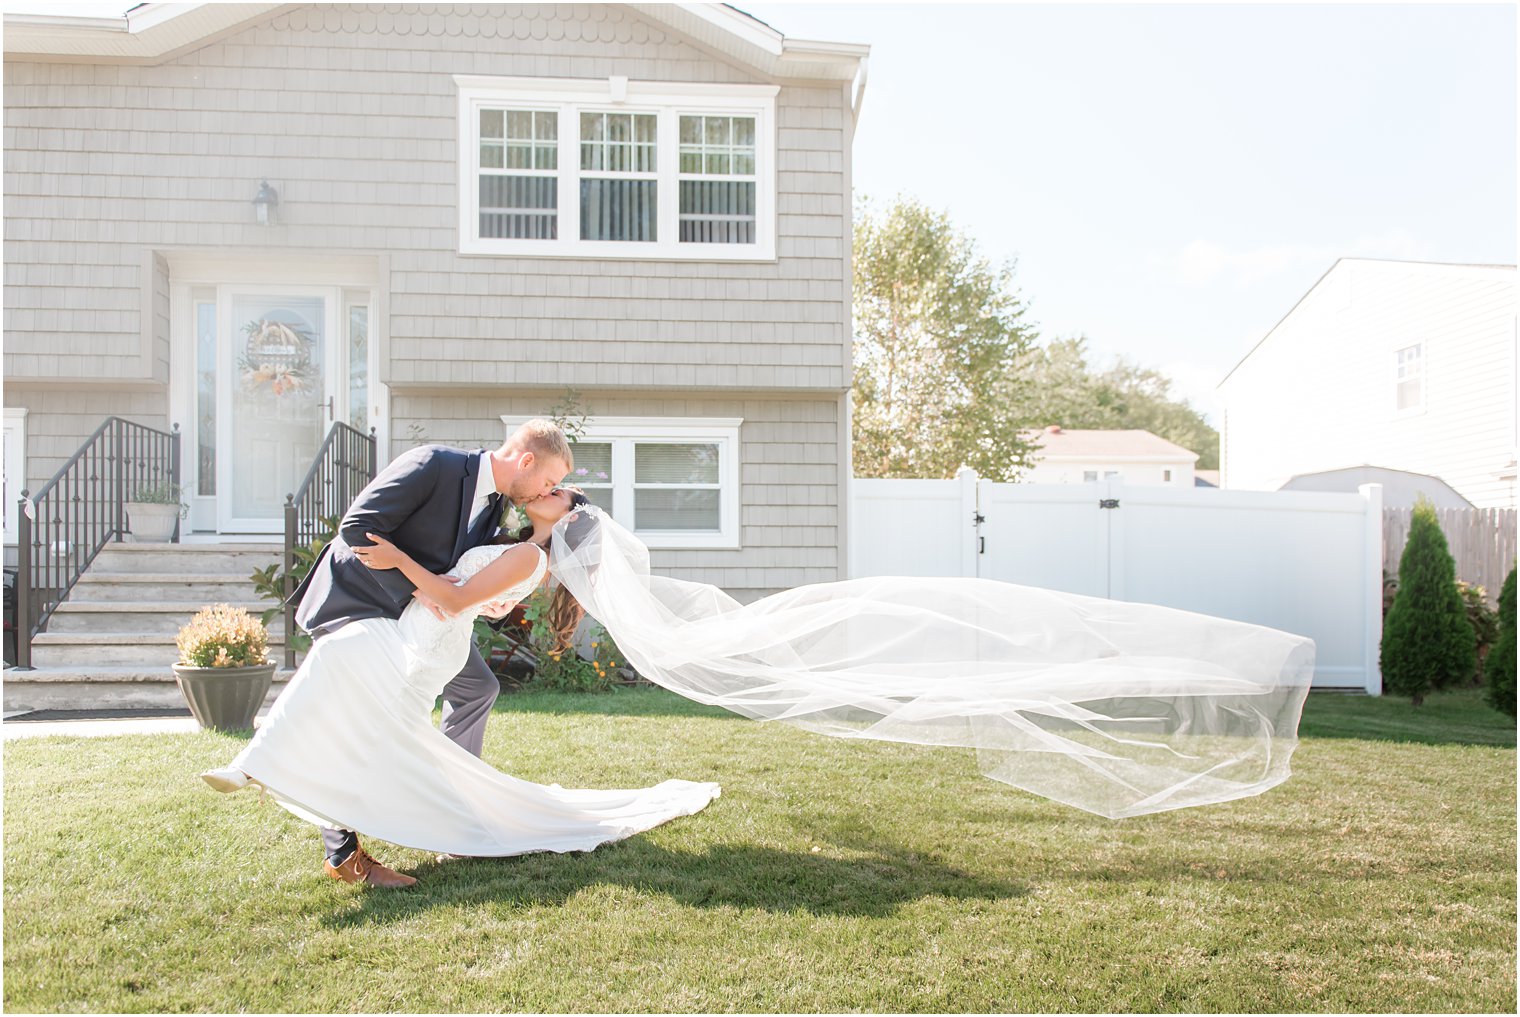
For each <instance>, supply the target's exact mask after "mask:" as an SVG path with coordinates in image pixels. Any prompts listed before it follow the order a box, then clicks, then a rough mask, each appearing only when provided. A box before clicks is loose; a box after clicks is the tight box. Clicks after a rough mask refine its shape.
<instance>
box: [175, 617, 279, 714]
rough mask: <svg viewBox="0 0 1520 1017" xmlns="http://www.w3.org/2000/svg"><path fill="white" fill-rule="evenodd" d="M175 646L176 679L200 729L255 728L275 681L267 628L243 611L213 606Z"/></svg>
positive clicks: (182, 631) (192, 622)
mask: <svg viewBox="0 0 1520 1017" xmlns="http://www.w3.org/2000/svg"><path fill="white" fill-rule="evenodd" d="M175 644H176V645H177V646H178V647H179V663H178V664H175V665H174V680H175V682H176V683H177V684H178V685H179V689H180V692H181V693H182V694H183V695H184V697H185V702H186V703H188V704H189V705H190V712H191V713H193V714H195V719H196V720H197V721H199V722H200V725H201V727H203V728H214V729H216V730H219V731H240V730H244V729H246V728H250V727H252V726H253V718H254V717H255V716H257V715H258V712H259V707H260V706H262V705H263V703H264V697H265V696H267V695H268V694H269V686H270V684H271V683H272V682H273V681H274V669H275V662H274V661H272V660H270V659H269V654H268V649H269V632H268V630H267V629H265V628H264V623H263V622H261V621H259V620H258V619H257V618H255V617H254V616H253V615H251V614H249V613H248V612H247V611H246V610H244V609H243V608H241V607H233V606H232V605H230V604H213V605H211V606H210V607H207V608H202V609H201V611H200V612H199V613H198V614H196V616H195V617H194V618H191V619H190V622H189V624H187V625H186V626H185V627H184V628H182V629H180V630H179V635H178V636H177V637H176V638H175Z"/></svg>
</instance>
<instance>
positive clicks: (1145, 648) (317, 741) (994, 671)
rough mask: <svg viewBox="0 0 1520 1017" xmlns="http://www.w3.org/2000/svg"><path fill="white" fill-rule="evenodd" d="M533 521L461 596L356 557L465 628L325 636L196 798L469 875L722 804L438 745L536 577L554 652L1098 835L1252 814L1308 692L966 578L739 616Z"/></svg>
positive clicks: (1261, 635) (384, 559) (629, 547)
mask: <svg viewBox="0 0 1520 1017" xmlns="http://www.w3.org/2000/svg"><path fill="white" fill-rule="evenodd" d="M529 512H530V516H531V517H532V518H533V522H534V524H535V534H538V533H544V534H547V536H546V537H543V538H540V537H538V536H536V535H535V537H534V538H533V540H532V541H531V542H529V543H527V544H524V545H518V546H515V547H508V548H503V547H501V546H486V547H482V548H475V549H472V550H470V551H468V552H466V553H465V555H464V556H463V557H462V558H461V559H460V561H459V564H458V566H457V567H456V569H455V570H454V571H455V574H457V575H458V576H460V577H462V578H464V579H466V580H467V581H466V582H465V583H464V584H463V585H462V586H460V587H458V588H455V587H453V586H451V585H450V584H449V583H448V582H447V581H445V580H444V579H440V578H439V577H437V576H434V575H431V574H429V573H428V572H427V571H426V570H425V569H421V568H419V567H418V566H417V565H416V563H415V562H413V561H411V559H409V558H407V557H406V556H405V555H404V554H402V553H401V552H400V551H399V550H398V549H397V548H395V547H394V546H392V545H388V544H386V543H384V542H377V545H376V546H375V547H373V548H370V549H359V548H356V549H355V553H361V551H362V554H363V556H364V557H365V559H366V563H367V564H368V565H369V566H370V567H371V568H389V567H396V568H399V569H401V570H402V571H403V572H404V573H405V575H406V577H407V578H408V579H410V580H412V581H413V582H415V583H416V584H417V588H418V590H419V591H421V592H422V593H424V594H426V595H428V596H432V597H433V598H434V599H436V600H438V601H439V602H440V603H442V604H444V605H447V606H449V607H450V608H451V609H462V613H461V614H460V615H459V616H458V617H456V618H455V619H454V620H453V621H450V622H446V623H440V622H438V621H436V620H435V619H434V618H433V617H432V616H431V615H430V614H429V613H428V612H427V611H425V610H424V609H423V608H422V607H420V606H419V605H418V604H416V603H413V604H412V605H410V606H408V607H407V609H406V611H405V612H404V613H403V614H402V617H401V620H400V622H399V623H398V622H391V621H385V620H382V619H366V620H363V621H357V622H350V623H349V624H348V625H346V626H344V627H343V628H342V629H340V630H339V631H338V632H336V633H334V634H333V635H330V636H327V637H324V639H322V640H320V641H319V642H318V644H317V645H316V646H314V647H313V648H312V651H311V653H310V655H309V656H308V658H307V661H306V663H304V664H303V665H302V670H301V671H299V672H297V675H296V677H295V679H293V680H292V682H291V686H290V688H289V689H287V690H286V692H285V694H284V695H283V696H281V698H280V699H279V700H277V701H276V704H275V707H274V709H273V710H272V711H271V712H270V715H269V718H268V719H267V720H266V722H265V724H264V727H263V729H262V730H261V731H260V733H259V734H258V736H257V737H255V739H254V741H253V743H252V744H250V745H249V747H248V748H247V749H246V750H245V751H244V752H243V753H242V754H241V755H239V756H238V758H237V759H235V760H233V763H232V766H231V767H230V768H228V769H226V770H219V771H212V772H211V773H208V774H207V775H206V777H207V780H208V782H210V783H211V784H212V785H213V786H215V787H218V788H219V789H223V790H232V789H234V788H236V787H241V786H246V785H247V784H249V783H258V784H260V785H263V786H264V787H266V788H267V789H268V790H269V792H270V793H271V794H273V795H275V797H276V798H277V799H278V800H279V801H280V802H281V804H283V805H285V806H286V807H287V808H290V809H292V810H293V811H297V812H298V813H299V814H302V815H305V816H307V817H308V818H311V819H312V820H313V821H315V822H319V823H338V824H346V825H347V826H349V827H350V828H357V829H360V830H363V831H364V832H366V833H368V834H371V835H373V836H377V837H381V838H383V839H385V840H389V841H393V842H395V843H398V844H402V845H407V846H412V847H420V848H427V849H431V850H440V851H445V852H449V853H453V854H463V855H505V854H517V853H521V852H524V851H541V850H549V851H568V850H586V849H589V848H591V847H595V846H596V845H597V844H601V843H605V842H607V841H609V840H616V839H618V838H619V837H626V836H628V835H630V834H632V833H636V832H638V831H641V830H646V829H649V828H650V827H652V826H655V825H658V824H659V823H663V822H665V821H666V820H668V819H671V818H674V817H676V816H681V815H689V814H691V813H693V812H696V811H697V810H699V809H701V808H702V807H704V806H705V805H706V804H707V803H708V802H709V801H710V800H711V799H713V798H715V797H717V795H718V791H719V789H718V786H717V785H716V784H701V783H692V782H688V781H679V780H670V781H666V782H665V783H663V784H660V785H657V786H656V787H653V788H646V789H642V790H634V791H569V790H565V789H563V788H559V787H557V786H550V787H542V786H540V785H537V784H530V783H527V782H526V781H520V780H517V779H515V778H512V777H509V776H507V775H505V774H502V773H499V772H497V771H496V770H494V769H492V768H491V767H490V766H488V765H486V764H485V763H482V762H481V761H480V760H478V759H476V758H474V757H473V756H471V755H470V754H469V753H468V752H465V751H463V750H462V749H459V748H458V747H456V746H454V745H453V744H452V743H451V742H449V741H448V740H447V739H446V738H444V737H443V736H442V735H440V734H439V732H437V731H436V730H435V729H434V728H433V727H432V725H431V723H430V722H429V720H430V713H431V710H432V705H433V699H434V697H435V696H436V694H437V693H438V690H439V689H440V688H442V684H443V683H444V682H445V681H446V680H447V678H448V677H449V676H452V675H453V674H454V672H455V670H457V668H458V664H459V660H460V659H461V655H462V654H464V653H465V652H467V643H468V640H469V631H470V624H471V622H470V618H471V614H472V612H473V611H474V610H475V608H476V607H477V606H478V605H479V604H480V603H481V602H482V601H486V600H490V599H493V598H498V597H500V598H503V599H510V598H517V599H520V598H521V597H522V596H524V595H525V594H526V593H528V592H529V591H530V590H532V589H533V588H534V587H535V586H536V585H537V584H538V583H539V581H540V579H541V578H542V577H543V575H544V572H545V569H547V570H548V571H549V572H550V573H552V575H553V577H554V579H555V580H556V581H557V582H558V584H559V587H558V589H557V590H556V592H555V604H556V605H557V608H558V610H557V613H558V616H559V617H560V619H561V624H562V625H563V628H561V631H562V632H564V633H568V632H569V631H570V630H571V629H572V628H573V624H574V622H575V620H577V618H578V616H579V612H580V611H581V610H582V609H584V611H585V612H587V613H589V614H590V615H592V616H593V617H595V618H596V619H597V621H598V622H600V623H601V624H602V625H603V626H604V627H605V628H606V629H607V631H608V633H609V635H610V636H611V637H612V639H613V641H614V642H615V643H616V644H617V646H618V649H619V651H620V653H621V654H622V655H623V656H624V657H625V658H626V659H627V660H629V661H630V662H631V663H633V665H634V666H635V667H636V668H637V669H638V672H639V674H640V675H641V676H642V677H644V678H646V679H648V680H649V681H651V682H654V683H655V684H658V685H661V686H663V687H665V688H667V689H670V690H671V691H673V692H676V693H679V694H680V695H682V696H685V697H687V698H688V699H692V700H695V701H697V702H701V703H707V704H711V705H717V706H722V707H725V708H726V709H729V710H732V711H733V712H735V713H738V714H741V715H742V716H745V717H749V718H753V719H759V720H776V721H781V722H784V723H789V724H794V725H797V726H799V727H803V728H805V729H807V730H810V731H814V732H817V733H820V734H826V735H831V736H835V737H842V738H870V739H877V740H884V741H898V742H911V743H916V744H922V745H943V746H962V747H966V748H971V749H975V750H976V753H977V762H978V764H979V768H980V769H981V771H982V773H983V774H985V775H986V776H988V777H990V778H992V779H994V780H998V781H1001V782H1003V783H1006V784H1009V785H1011V786H1013V787H1017V788H1021V789H1023V790H1026V791H1030V792H1032V793H1034V794H1037V795H1041V796H1043V797H1045V798H1049V799H1052V800H1054V801H1058V802H1062V803H1064V804H1067V805H1071V806H1074V807H1076V808H1080V809H1084V810H1086V811H1089V812H1093V813H1096V814H1098V815H1101V816H1106V817H1109V818H1111V819H1121V818H1126V817H1131V816H1140V815H1147V814H1150V813H1156V812H1163V811H1166V810H1171V809H1181V808H1191V807H1196V806H1206V805H1215V804H1219V803H1221V802H1227V801H1231V800H1235V799H1241V798H1246V797H1249V796H1252V795H1258V794H1261V793H1262V792H1264V791H1266V790H1268V789H1270V788H1272V787H1275V786H1277V785H1278V784H1280V783H1282V782H1283V781H1285V780H1287V779H1288V777H1289V776H1290V774H1291V770H1290V768H1289V760H1290V759H1291V757H1292V755H1293V752H1294V749H1295V748H1296V747H1297V744H1298V721H1299V717H1300V715H1301V713H1302V711H1303V706H1304V700H1305V698H1306V696H1307V694H1308V691H1309V686H1310V683H1311V681H1312V679H1313V675H1314V642H1313V641H1312V640H1310V639H1307V638H1304V637H1303V636H1298V635H1294V634H1292V633H1288V632H1282V631H1278V630H1276V629H1269V628H1265V627H1262V626H1259V625H1251V624H1247V623H1245V622H1239V621H1232V620H1229V619H1224V618H1214V617H1210V616H1208V615H1201V614H1194V613H1192V612H1187V611H1180V610H1175V609H1172V608H1165V607H1158V606H1155V605H1151V604H1137V603H1128V602H1124V601H1116V600H1105V599H1101V598H1096V597H1084V596H1079V595H1076V594H1068V593H1059V592H1056V591H1053V590H1044V589H1038V588H1034V587H1025V586H1015V585H1012V584H1010V583H1002V582H995V581H992V580H984V579H963V578H923V577H918V578H907V577H873V578H867V579H853V580H846V581H843V582H835V583H819V584H814V585H811V586H802V587H798V588H797V589H793V590H785V591H782V592H780V593H774V594H771V595H770V596H767V597H763V598H761V599H760V600H757V601H754V602H752V603H748V604H740V603H739V602H738V601H736V600H734V599H733V598H732V597H730V596H728V595H727V594H725V593H724V592H723V591H722V590H719V589H718V588H717V587H714V586H709V585H706V584H703V583H694V582H688V581H685V580H680V579H674V578H671V577H666V576H660V575H656V574H654V573H652V572H651V570H650V567H649V549H648V548H647V547H646V546H645V545H644V543H643V542H642V541H640V540H639V539H638V537H636V536H635V535H634V534H632V533H630V532H629V531H628V530H626V529H624V528H623V527H622V526H620V525H618V523H617V522H616V521H615V520H613V519H612V518H610V517H609V516H606V515H605V514H603V513H602V512H601V510H600V509H598V508H596V507H595V506H593V505H589V504H587V503H586V499H585V496H584V495H581V494H579V493H578V492H575V491H572V490H569V489H564V488H561V489H559V490H557V491H555V492H554V494H553V495H552V496H551V497H549V498H545V499H543V500H542V501H541V502H536V503H534V504H533V505H531V506H529ZM572 605H573V606H572ZM319 734H320V735H322V736H323V737H320V738H319V737H317V735H319ZM377 778H378V779H377ZM372 788H378V789H379V791H380V793H378V794H374V795H371V794H367V793H366V791H367V790H368V789H372ZM356 853H357V852H356ZM377 868H378V866H377ZM392 875H398V877H399V874H392ZM399 878H401V879H409V877H399Z"/></svg>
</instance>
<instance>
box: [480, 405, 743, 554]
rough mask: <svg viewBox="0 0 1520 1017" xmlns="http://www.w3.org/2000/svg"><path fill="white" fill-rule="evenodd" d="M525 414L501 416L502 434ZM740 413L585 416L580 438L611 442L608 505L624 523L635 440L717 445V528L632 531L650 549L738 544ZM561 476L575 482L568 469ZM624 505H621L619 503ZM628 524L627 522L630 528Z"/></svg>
mask: <svg viewBox="0 0 1520 1017" xmlns="http://www.w3.org/2000/svg"><path fill="white" fill-rule="evenodd" d="M528 419H529V418H527V417H507V416H503V417H502V418H501V422H502V426H503V427H504V428H505V429H506V431H505V433H506V434H507V435H508V436H510V435H511V434H512V432H513V431H515V430H517V428H518V427H519V426H520V425H522V424H523V423H524V422H525V421H527V420H528ZM743 423H744V418H742V417H588V418H587V419H586V422H585V425H584V428H583V430H582V433H581V436H580V437H581V440H583V441H596V442H603V441H605V442H611V443H612V457H613V469H612V476H613V479H614V483H613V485H612V497H613V502H612V504H613V507H614V510H615V511H618V512H620V513H621V515H622V520H623V521H624V524H625V525H626V520H627V519H628V518H629V516H630V514H631V509H632V500H633V490H634V487H633V445H634V442H636V441H638V442H648V443H653V442H694V441H705V442H714V443H716V444H718V445H719V446H721V451H720V453H719V461H718V481H719V484H718V489H719V491H721V492H722V493H721V496H720V498H719V501H718V506H719V508H718V524H719V526H718V530H717V532H703V533H689V532H686V531H682V530H637V529H636V530H634V532H635V533H636V534H637V535H638V537H639V539H640V540H642V541H643V542H644V543H646V544H648V545H649V546H650V547H651V548H661V549H664V548H703V549H719V550H737V549H738V548H739V546H740V544H739V494H740V487H739V429H740V427H741V425H743ZM566 480H567V481H568V482H569V483H572V484H573V483H575V476H574V474H573V473H572V474H571V476H569V477H567V478H566ZM625 505H626V506H628V509H627V510H625V509H624V506H625ZM630 529H632V527H630Z"/></svg>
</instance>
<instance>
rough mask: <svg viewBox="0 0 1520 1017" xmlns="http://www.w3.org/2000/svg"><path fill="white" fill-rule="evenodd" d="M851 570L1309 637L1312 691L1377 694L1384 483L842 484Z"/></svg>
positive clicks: (961, 480) (964, 475)
mask: <svg viewBox="0 0 1520 1017" xmlns="http://www.w3.org/2000/svg"><path fill="white" fill-rule="evenodd" d="M852 483H853V492H852V494H851V503H850V555H849V569H850V576H851V577H852V578H855V577H861V576H885V575H907V576H978V577H981V578H984V579H998V580H1002V581H1004V582H1009V583H1017V584H1019V585H1021V586H1038V587H1042V588H1045V589H1050V590H1062V591H1065V592H1068V593H1080V594H1085V595H1087V596H1093V597H1108V598H1112V599H1115V600H1130V601H1138V602H1142V603H1148V604H1161V605H1164V606H1166V607H1176V608H1181V609H1183V610H1186V611H1197V612H1199V613H1202V614H1211V615H1215V616H1216V617H1221V618H1233V619H1236V620H1239V621H1247V622H1252V623H1254V624H1257V625H1267V626H1270V627H1272V628H1276V629H1283V630H1285V631H1287V632H1293V633H1296V634H1299V635H1305V636H1309V637H1310V638H1312V639H1313V640H1314V641H1315V645H1316V654H1315V671H1314V685H1315V687H1316V688H1339V689H1358V690H1365V691H1367V692H1369V693H1372V694H1374V695H1376V694H1379V693H1381V691H1382V676H1381V674H1380V673H1379V671H1378V643H1379V641H1380V640H1381V639H1382V631H1383V616H1382V590H1383V581H1382V567H1383V507H1382V487H1381V485H1378V484H1368V485H1365V486H1363V487H1362V488H1361V489H1360V490H1359V491H1358V493H1356V494H1329V493H1323V492H1317V491H1227V490H1218V489H1214V488H1174V487H1163V486H1144V485H1129V486H1125V485H1124V484H1123V482H1122V481H1121V480H1119V479H1118V478H1114V479H1110V480H1105V481H1102V482H1099V483H1096V484H1003V483H995V482H993V481H990V480H980V479H978V478H977V476H976V474H975V473H974V472H973V471H971V470H969V469H963V470H962V471H961V472H960V473H959V474H958V475H957V477H956V479H955V480H855V481H853V482H852Z"/></svg>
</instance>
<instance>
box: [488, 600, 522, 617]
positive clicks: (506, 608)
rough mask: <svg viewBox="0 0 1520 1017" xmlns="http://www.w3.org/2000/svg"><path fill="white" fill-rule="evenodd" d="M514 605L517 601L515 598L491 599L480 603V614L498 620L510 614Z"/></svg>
mask: <svg viewBox="0 0 1520 1017" xmlns="http://www.w3.org/2000/svg"><path fill="white" fill-rule="evenodd" d="M516 606H517V601H515V600H493V601H491V602H490V603H488V604H482V605H480V614H481V616H482V617H484V618H494V619H496V620H497V621H500V620H501V619H502V618H505V617H506V616H507V615H509V614H511V613H512V609H513V608H514V607H516Z"/></svg>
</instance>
